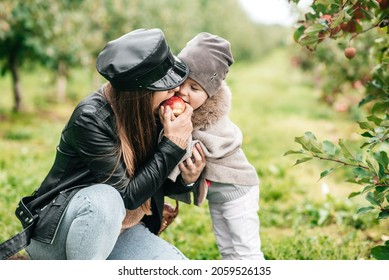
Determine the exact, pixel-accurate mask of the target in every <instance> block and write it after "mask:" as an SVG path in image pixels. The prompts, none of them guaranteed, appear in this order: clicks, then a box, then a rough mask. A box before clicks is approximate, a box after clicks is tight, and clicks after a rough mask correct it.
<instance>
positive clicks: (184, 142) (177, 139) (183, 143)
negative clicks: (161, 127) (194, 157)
mask: <svg viewBox="0 0 389 280" xmlns="http://www.w3.org/2000/svg"><path fill="white" fill-rule="evenodd" d="M165 137H167V138H169V140H170V141H172V142H173V143H174V144H176V145H177V146H178V147H180V148H181V149H184V150H185V149H186V148H187V147H188V141H187V140H185V139H182V138H180V137H177V136H174V135H171V134H167V135H166V134H165Z"/></svg>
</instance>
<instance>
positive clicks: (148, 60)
mask: <svg viewBox="0 0 389 280" xmlns="http://www.w3.org/2000/svg"><path fill="white" fill-rule="evenodd" d="M96 68H97V71H98V72H99V73H100V74H101V75H102V76H103V77H104V78H106V79H107V80H108V81H110V82H111V84H112V85H113V87H114V88H116V89H118V90H122V91H126V90H136V89H141V88H146V89H150V90H155V91H163V90H169V89H172V88H175V87H177V86H179V85H180V84H182V83H183V82H184V81H185V79H186V78H187V76H188V74H189V69H188V66H187V65H186V64H185V62H183V61H182V60H180V59H179V58H178V57H176V56H174V55H173V54H172V53H171V51H170V48H169V46H168V44H167V42H166V39H165V36H164V34H163V32H162V31H161V30H160V29H157V28H154V29H137V30H134V31H132V32H129V33H127V34H125V35H123V36H121V37H119V38H117V39H115V40H113V41H110V42H108V44H107V45H106V46H105V47H104V49H103V50H102V51H101V52H100V54H99V55H98V57H97V62H96Z"/></svg>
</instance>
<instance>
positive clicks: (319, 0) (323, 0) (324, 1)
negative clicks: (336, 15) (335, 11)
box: [315, 0, 336, 7]
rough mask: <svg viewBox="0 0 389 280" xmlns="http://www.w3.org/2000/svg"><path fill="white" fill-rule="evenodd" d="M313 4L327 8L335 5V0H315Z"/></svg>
mask: <svg viewBox="0 0 389 280" xmlns="http://www.w3.org/2000/svg"><path fill="white" fill-rule="evenodd" d="M315 4H320V5H323V6H326V7H329V6H331V5H332V4H336V1H335V0H316V2H315Z"/></svg>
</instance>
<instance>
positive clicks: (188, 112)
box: [159, 103, 193, 141]
mask: <svg viewBox="0 0 389 280" xmlns="http://www.w3.org/2000/svg"><path fill="white" fill-rule="evenodd" d="M185 105H186V108H185V111H184V112H183V113H182V114H181V115H179V116H178V117H175V116H174V114H173V111H172V110H171V109H170V107H169V106H161V108H160V110H159V114H160V119H161V122H162V125H163V128H164V135H165V136H167V137H168V138H170V137H172V138H175V137H177V138H179V139H182V140H185V141H186V140H188V138H189V136H190V135H191V133H192V131H193V124H192V114H193V108H192V107H191V106H190V105H189V104H187V103H185Z"/></svg>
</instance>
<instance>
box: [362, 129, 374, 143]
mask: <svg viewBox="0 0 389 280" xmlns="http://www.w3.org/2000/svg"><path fill="white" fill-rule="evenodd" d="M361 136H363V137H368V138H372V137H374V135H371V134H370V132H367V131H366V132H364V133H362V134H361ZM365 144H366V143H365ZM367 144H368V143H367Z"/></svg>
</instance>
